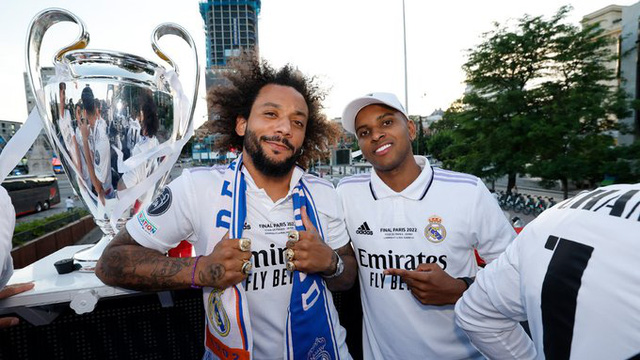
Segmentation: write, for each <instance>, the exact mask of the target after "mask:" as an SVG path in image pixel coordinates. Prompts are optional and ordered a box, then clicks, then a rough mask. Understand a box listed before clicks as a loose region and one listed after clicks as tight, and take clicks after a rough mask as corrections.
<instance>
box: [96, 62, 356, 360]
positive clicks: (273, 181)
mask: <svg viewBox="0 0 640 360" xmlns="http://www.w3.org/2000/svg"><path fill="white" fill-rule="evenodd" d="M225 78H226V83H225V84H224V85H221V86H217V87H214V88H212V89H211V90H209V93H208V104H209V109H210V111H211V113H212V114H214V116H213V120H211V121H210V122H209V123H208V126H209V127H210V128H211V129H212V130H213V131H214V132H215V133H217V134H218V135H219V139H218V141H217V143H216V147H217V150H219V151H222V152H226V151H229V149H231V148H236V149H241V154H240V156H239V157H238V158H237V159H236V160H235V161H233V162H232V163H231V164H230V165H229V166H226V167H212V168H196V169H188V170H185V171H184V172H183V174H182V176H180V177H179V178H177V179H176V180H175V181H173V182H172V183H171V184H170V185H168V186H167V187H166V188H165V189H164V191H163V193H162V194H161V195H160V196H159V197H158V198H157V199H156V200H155V201H153V203H152V204H151V205H150V206H149V207H148V208H147V209H145V210H142V211H141V212H140V213H138V215H137V216H135V217H134V218H133V219H131V220H130V221H129V222H128V223H127V225H126V227H125V229H123V230H122V231H121V232H120V233H119V234H118V235H117V236H116V237H115V238H114V239H113V241H112V242H111V244H110V245H109V247H108V248H107V249H106V250H105V252H104V254H103V256H102V258H101V259H100V261H99V263H98V266H97V269H96V275H98V277H99V278H100V279H102V281H104V282H105V283H107V284H109V285H117V286H122V287H126V288H131V289H138V290H167V289H184V288H189V287H194V288H201V287H202V288H204V291H203V298H204V306H205V311H206V315H207V316H206V327H205V359H213V358H225V359H227V358H229V359H232V358H237V359H249V358H253V359H284V358H287V359H302V358H304V359H307V358H322V359H349V358H350V355H349V353H348V349H347V346H346V343H345V337H346V334H345V330H344V329H343V328H342V327H341V326H340V324H339V321H338V314H337V311H336V309H335V306H334V304H333V302H332V298H331V293H330V291H329V290H344V289H347V288H349V287H351V285H353V282H354V281H355V276H356V261H355V256H354V254H353V250H352V248H351V246H350V245H349V236H348V234H347V232H346V228H345V225H344V215H343V213H342V208H341V206H340V203H339V201H338V198H337V195H336V193H335V190H334V188H333V186H332V185H331V184H330V183H329V182H328V181H325V180H323V179H319V178H317V177H315V176H312V175H309V174H305V172H304V170H303V169H302V168H301V167H300V166H297V165H296V164H299V165H306V164H308V163H309V162H311V161H314V160H316V159H317V158H318V157H319V156H322V155H324V154H326V152H327V150H328V146H329V145H330V144H331V143H332V142H333V141H335V138H336V135H337V131H338V130H337V129H336V128H335V127H334V126H332V125H331V124H330V123H329V122H328V121H327V120H326V118H325V117H324V116H323V115H322V114H321V112H320V110H321V104H320V102H321V100H322V99H323V94H322V93H321V92H320V91H319V89H318V87H317V86H316V85H315V84H314V82H313V80H312V79H309V78H307V77H305V76H303V75H302V74H300V73H299V72H298V71H296V70H295V69H294V68H293V67H292V66H290V65H287V66H284V67H283V68H281V69H278V70H275V69H273V68H272V67H270V66H269V65H268V64H267V63H266V62H261V61H259V60H258V59H256V58H254V57H251V56H247V57H245V58H242V59H241V60H240V61H238V62H237V63H236V64H235V67H234V68H233V70H231V71H228V72H227V73H225ZM183 239H188V240H189V241H190V242H191V243H192V244H193V246H194V250H195V252H196V254H197V255H198V256H197V257H195V258H168V257H165V256H163V254H164V253H165V252H167V250H169V249H171V248H173V247H175V246H176V245H177V244H178V243H179V242H180V241H181V240H183ZM249 309H250V310H249ZM249 314H250V316H249Z"/></svg>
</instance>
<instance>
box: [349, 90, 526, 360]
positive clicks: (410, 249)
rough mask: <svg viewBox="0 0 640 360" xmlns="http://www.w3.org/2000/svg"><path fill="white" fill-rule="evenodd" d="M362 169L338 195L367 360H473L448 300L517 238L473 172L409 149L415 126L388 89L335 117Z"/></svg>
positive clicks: (474, 352) (455, 297)
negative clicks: (480, 262)
mask: <svg viewBox="0 0 640 360" xmlns="http://www.w3.org/2000/svg"><path fill="white" fill-rule="evenodd" d="M342 125H343V126H344V128H345V129H346V130H347V131H349V132H351V133H353V134H355V135H356V137H357V139H358V145H359V146H360V149H361V150H362V154H363V156H364V157H365V158H366V159H367V160H368V161H369V162H370V163H371V164H372V165H373V168H374V171H373V172H371V173H370V174H361V175H355V176H351V177H347V178H345V179H343V180H342V181H341V182H340V184H339V185H338V194H339V196H340V198H341V201H342V205H343V208H344V212H345V216H346V223H347V231H348V232H349V235H350V236H351V241H352V242H353V247H354V250H355V254H356V259H357V261H358V268H359V276H360V292H361V296H362V307H363V316H364V330H363V351H364V358H365V359H416V358H422V359H424V358H428V359H476V358H482V355H481V354H480V353H479V352H478V351H477V350H476V349H475V348H474V347H473V346H472V345H471V343H470V342H469V340H468V338H467V337H466V336H465V334H464V333H463V332H462V330H461V329H460V328H459V327H457V326H456V325H455V322H454V304H455V302H456V301H457V300H458V299H459V298H460V296H461V295H462V293H463V292H464V291H465V290H466V289H467V288H468V286H469V285H470V284H471V283H472V282H473V278H474V277H475V274H476V272H477V270H478V266H477V264H476V261H475V257H474V249H477V250H478V252H479V253H480V255H481V256H482V257H483V258H484V259H485V260H486V261H487V262H490V261H492V260H494V259H495V258H497V257H498V255H500V253H502V252H503V251H504V249H505V248H506V247H507V245H508V244H509V243H510V242H511V240H513V238H514V237H515V232H514V231H513V228H511V226H510V225H509V222H508V221H507V219H506V218H505V217H504V215H503V213H502V211H501V210H500V207H499V206H498V204H497V202H496V201H495V200H494V199H493V197H492V196H491V194H490V193H489V191H488V190H487V188H486V187H485V185H484V184H483V183H482V181H481V180H480V179H478V178H477V177H475V176H473V175H468V174H463V173H458V172H453V171H447V170H442V169H439V168H433V167H432V166H431V165H430V164H429V161H428V160H427V159H426V158H425V157H422V156H413V152H412V148H411V141H412V140H413V139H414V138H415V136H416V126H415V124H414V123H413V122H412V121H409V119H408V116H407V114H406V112H405V111H404V108H403V107H402V105H401V104H400V102H399V101H398V99H397V98H396V96H395V95H393V94H389V93H372V94H368V95H366V96H364V97H361V98H358V99H355V100H353V101H352V102H350V103H349V104H348V105H347V107H346V108H345V110H344V113H343V116H342Z"/></svg>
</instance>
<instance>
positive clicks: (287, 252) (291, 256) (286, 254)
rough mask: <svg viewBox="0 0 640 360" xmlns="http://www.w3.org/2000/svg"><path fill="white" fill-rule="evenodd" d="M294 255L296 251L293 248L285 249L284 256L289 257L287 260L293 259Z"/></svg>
mask: <svg viewBox="0 0 640 360" xmlns="http://www.w3.org/2000/svg"><path fill="white" fill-rule="evenodd" d="M294 256H295V252H294V251H293V249H287V250H285V251H284V257H285V258H286V259H287V261H291V260H293V257H294Z"/></svg>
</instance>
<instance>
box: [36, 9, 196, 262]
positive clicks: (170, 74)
mask: <svg viewBox="0 0 640 360" xmlns="http://www.w3.org/2000/svg"><path fill="white" fill-rule="evenodd" d="M59 22H72V23H75V24H77V25H78V27H79V32H78V37H77V39H76V40H75V41H74V42H73V43H72V44H70V45H68V46H66V47H64V48H63V49H61V50H59V51H58V52H57V53H56V54H55V56H54V59H53V66H54V68H55V75H54V76H53V78H51V79H50V80H49V81H48V82H47V83H46V84H44V83H43V82H42V80H41V79H42V77H41V75H40V73H41V69H42V67H41V65H40V47H41V44H42V39H43V37H44V34H45V32H46V31H47V29H49V28H50V27H51V26H53V25H54V24H56V23H59ZM165 35H176V36H178V37H180V38H182V39H183V40H184V41H186V42H187V44H188V45H189V46H190V48H191V49H192V50H193V58H194V60H195V67H196V71H195V76H196V78H195V81H194V83H195V86H194V92H193V96H192V98H191V101H189V100H188V98H187V97H186V96H185V94H184V92H183V90H182V86H181V84H180V81H179V77H178V68H177V66H176V64H174V63H173V61H172V60H171V58H169V56H167V55H166V54H165V53H164V52H163V51H162V50H161V49H160V48H159V46H158V40H159V39H160V38H161V37H163V36H165ZM88 44H89V34H88V32H87V31H86V26H85V25H84V23H83V22H82V20H80V19H79V18H78V17H76V16H75V15H74V14H72V13H70V12H69V11H67V10H63V9H57V8H53V9H47V10H44V11H42V12H40V13H39V14H37V15H36V16H35V18H34V19H33V20H32V22H31V25H30V26H29V31H28V36H27V50H26V51H27V54H26V55H27V56H26V59H27V71H28V74H29V80H30V81H31V85H32V89H34V92H35V94H34V95H35V98H36V103H37V106H38V111H39V113H40V117H41V118H42V119H43V122H44V124H43V126H44V130H45V133H46V134H47V137H48V138H49V141H50V142H51V144H52V146H53V147H54V149H55V151H56V153H58V154H59V157H60V159H61V162H62V165H63V167H64V169H65V173H66V174H67V176H68V177H69V181H70V183H71V184H72V187H73V189H74V191H75V193H76V194H77V195H78V196H79V197H80V198H81V199H82V201H83V202H84V203H85V204H86V206H87V208H88V209H89V211H90V212H91V214H92V215H93V217H94V219H95V221H96V224H97V225H98V226H99V227H100V229H101V230H102V232H103V233H104V236H103V237H102V239H101V240H100V241H99V242H98V244H96V245H95V246H93V247H91V248H89V249H85V250H82V251H80V252H78V253H76V255H75V256H74V260H75V261H76V262H77V263H79V264H81V265H82V268H81V270H84V271H93V269H94V268H95V264H96V262H97V260H98V258H99V257H100V255H101V254H102V250H103V249H104V248H105V247H106V245H107V244H108V242H109V241H110V239H111V238H113V236H114V235H115V233H117V232H118V230H119V229H120V228H121V227H122V226H123V225H124V222H125V221H127V220H128V219H129V218H131V217H132V216H134V215H135V214H137V213H138V210H139V209H141V208H142V207H144V206H147V205H148V204H149V203H150V202H151V201H152V199H153V198H154V196H155V195H156V194H157V193H158V190H159V189H161V188H162V187H163V186H164V184H165V182H166V180H167V178H168V174H169V171H170V170H171V167H172V166H173V164H174V163H175V161H176V160H177V158H178V156H179V153H180V151H181V149H182V146H183V145H184V144H185V143H186V141H187V140H188V139H189V138H190V137H191V135H192V134H193V123H192V122H193V111H194V109H195V101H196V98H197V89H198V83H199V66H198V58H197V53H196V47H195V44H194V43H193V40H192V38H191V36H190V35H189V34H188V33H187V31H186V30H185V29H183V28H182V27H180V26H179V25H177V24H172V23H164V24H161V25H159V26H158V27H156V28H155V29H154V30H153V32H152V35H151V45H152V47H153V50H154V51H155V53H156V54H157V55H158V56H159V57H160V58H161V59H163V60H165V61H166V62H167V63H168V64H169V65H170V66H171V68H170V69H165V68H164V67H162V66H160V65H158V64H156V63H154V62H151V61H149V60H146V59H145V58H142V57H139V56H136V55H132V54H127V53H121V52H116V51H105V50H91V49H85V48H86V46H87V45H88ZM140 221H144V220H143V219H140Z"/></svg>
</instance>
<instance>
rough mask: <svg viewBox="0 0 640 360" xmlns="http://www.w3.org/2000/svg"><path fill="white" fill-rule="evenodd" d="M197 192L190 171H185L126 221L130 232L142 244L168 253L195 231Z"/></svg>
mask: <svg viewBox="0 0 640 360" xmlns="http://www.w3.org/2000/svg"><path fill="white" fill-rule="evenodd" d="M194 195H195V194H194V190H193V184H192V181H191V174H190V173H189V172H188V171H184V172H183V173H182V175H181V176H179V177H178V178H176V179H175V180H174V181H173V182H171V184H169V185H167V186H166V187H165V188H164V190H163V191H162V193H160V195H158V196H157V197H156V198H155V200H153V202H152V203H151V204H150V205H149V206H147V207H146V208H145V209H143V210H140V212H138V214H136V215H135V216H134V217H133V218H131V219H130V220H129V221H128V222H127V224H126V227H127V231H128V232H129V234H130V235H131V237H133V239H134V240H135V241H136V242H138V243H139V244H140V245H142V246H144V247H147V248H151V249H155V250H158V251H160V252H162V253H164V252H167V251H168V250H169V249H172V248H174V247H176V246H177V245H178V244H179V243H180V241H182V240H185V239H187V238H189V237H190V236H191V235H192V234H193V232H194V225H193V219H194V216H195V215H196V214H195V212H194V211H193V210H192V206H193V204H195V203H196V199H195V196H194Z"/></svg>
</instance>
